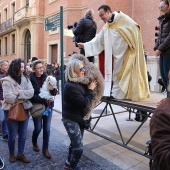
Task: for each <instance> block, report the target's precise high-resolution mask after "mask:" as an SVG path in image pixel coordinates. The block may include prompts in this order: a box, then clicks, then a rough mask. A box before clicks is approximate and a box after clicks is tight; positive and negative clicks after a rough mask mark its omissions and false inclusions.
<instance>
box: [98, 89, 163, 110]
mask: <svg viewBox="0 0 170 170" xmlns="http://www.w3.org/2000/svg"><path fill="white" fill-rule="evenodd" d="M164 98H166V95H165V94H162V93H153V92H151V96H150V98H147V99H144V100H142V101H139V102H134V101H131V100H119V99H113V98H109V97H108V98H105V97H103V98H102V99H101V102H107V103H110V104H115V105H119V106H123V107H128V108H133V109H140V110H142V111H147V112H153V111H154V110H155V108H156V107H157V106H158V104H159V102H160V101H161V100H162V99H164Z"/></svg>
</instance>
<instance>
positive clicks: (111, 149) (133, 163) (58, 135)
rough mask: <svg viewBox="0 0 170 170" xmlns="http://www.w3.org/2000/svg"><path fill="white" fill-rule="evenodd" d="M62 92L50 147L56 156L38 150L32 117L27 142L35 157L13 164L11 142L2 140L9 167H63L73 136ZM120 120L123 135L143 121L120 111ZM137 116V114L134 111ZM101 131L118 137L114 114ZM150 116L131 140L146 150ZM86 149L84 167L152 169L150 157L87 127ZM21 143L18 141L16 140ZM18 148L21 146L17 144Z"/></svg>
mask: <svg viewBox="0 0 170 170" xmlns="http://www.w3.org/2000/svg"><path fill="white" fill-rule="evenodd" d="M102 108H103V106H102V104H101V105H99V106H98V107H97V108H96V109H95V110H94V113H93V114H94V115H95V116H97V115H98V114H99V113H98V112H99V111H100V110H101V109H102ZM61 111H62V109H61V95H57V96H56V97H55V106H54V112H53V118H52V124H51V137H50V147H49V151H50V152H51V154H52V159H51V160H48V159H46V158H45V157H44V156H43V155H42V152H38V153H37V152H34V151H33V149H32V143H31V134H32V130H33V121H32V119H31V118H30V121H29V126H28V131H27V141H26V146H25V155H26V156H28V157H29V158H30V159H31V163H29V164H24V163H21V162H18V161H17V162H15V163H13V164H11V163H9V162H8V148H7V142H4V141H1V140H0V156H2V157H3V158H4V159H5V164H6V165H5V168H4V169H5V170H20V169H28V170H31V169H32V170H34V169H35V170H39V169H45V170H46V169H47V170H48V169H49V170H53V169H54V170H62V169H63V165H64V162H65V159H66V157H67V151H68V145H69V138H68V136H67V133H66V131H65V128H64V126H63V124H62V122H61ZM114 111H122V108H121V107H119V106H114ZM116 117H117V120H118V121H119V125H120V128H121V130H122V133H123V136H125V138H126V137H129V136H130V135H131V132H133V131H134V128H136V127H137V126H138V125H139V122H136V121H126V118H127V117H128V114H127V112H123V113H120V114H117V115H116ZM132 117H134V115H132ZM93 123H94V121H92V124H93ZM96 129H97V131H99V132H100V133H101V134H105V135H106V136H108V137H113V138H114V139H118V140H119V138H118V132H117V130H116V128H115V123H114V119H113V117H112V116H108V117H103V118H102V119H101V120H100V121H99V123H98V124H97V127H96ZM149 138H150V137H149V120H147V121H146V122H145V124H144V125H143V127H142V128H141V130H140V131H139V133H137V135H136V136H135V137H134V138H133V140H132V142H131V143H130V144H131V145H132V146H133V147H134V148H135V147H136V148H138V149H141V150H144V149H145V147H146V144H145V143H146V141H147V140H149ZM83 141H84V153H83V156H82V158H81V162H80V164H81V165H82V168H83V170H121V169H123V170H149V166H148V164H149V159H148V158H145V157H143V156H141V155H139V154H136V153H134V152H132V151H129V150H127V149H125V148H123V147H120V146H118V145H116V144H114V143H111V142H110V141H107V140H105V139H103V138H101V137H98V136H96V135H94V134H92V133H90V132H87V131H85V134H84V140H83ZM16 143H17V141H16ZM38 144H39V146H40V147H41V145H42V132H41V134H40V136H39V138H38ZM16 149H17V148H16Z"/></svg>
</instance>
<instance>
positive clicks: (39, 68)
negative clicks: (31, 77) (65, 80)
mask: <svg viewBox="0 0 170 170" xmlns="http://www.w3.org/2000/svg"><path fill="white" fill-rule="evenodd" d="M35 69H37V70H41V69H44V67H38V68H35Z"/></svg>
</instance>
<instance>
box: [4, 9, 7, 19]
mask: <svg viewBox="0 0 170 170" xmlns="http://www.w3.org/2000/svg"><path fill="white" fill-rule="evenodd" d="M4 17H5V18H4V19H5V21H6V20H7V19H8V11H7V8H5V9H4Z"/></svg>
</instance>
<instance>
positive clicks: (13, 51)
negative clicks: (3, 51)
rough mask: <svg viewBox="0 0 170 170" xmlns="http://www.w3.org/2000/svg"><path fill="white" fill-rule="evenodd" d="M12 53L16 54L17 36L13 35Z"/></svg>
mask: <svg viewBox="0 0 170 170" xmlns="http://www.w3.org/2000/svg"><path fill="white" fill-rule="evenodd" d="M12 53H13V54H14V53H15V34H12Z"/></svg>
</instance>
